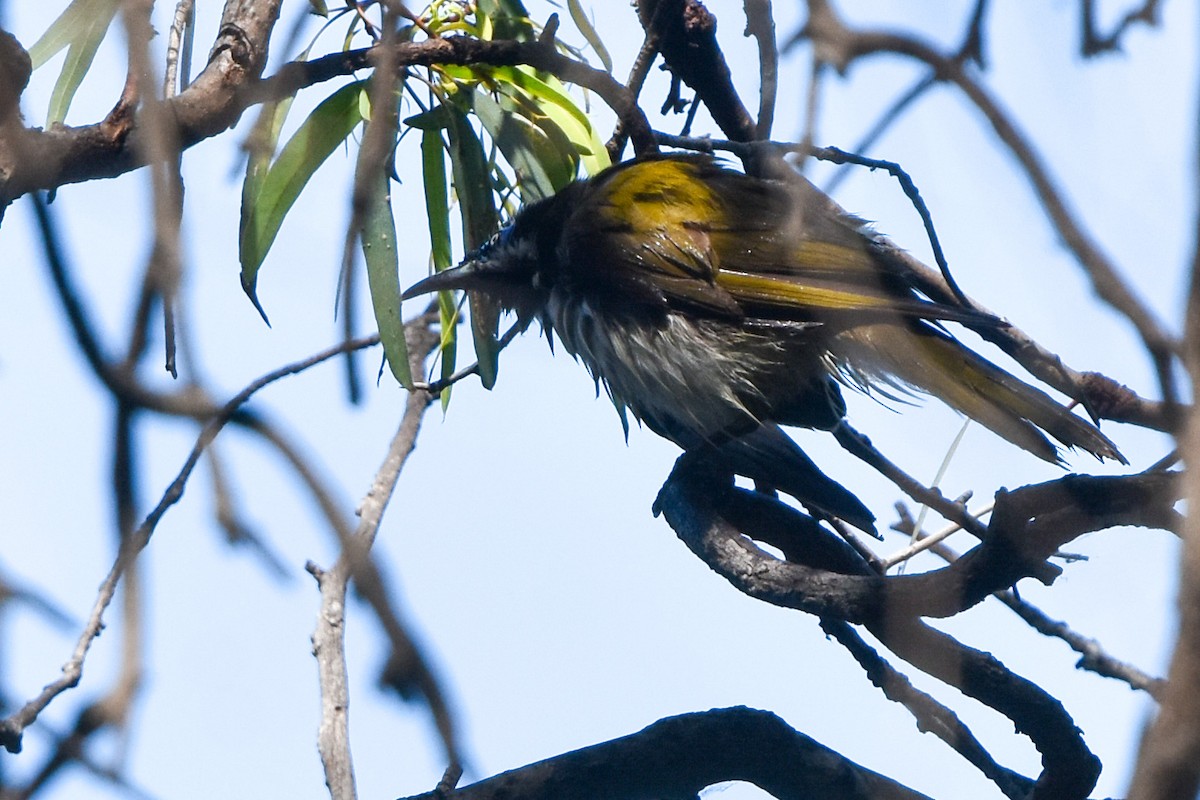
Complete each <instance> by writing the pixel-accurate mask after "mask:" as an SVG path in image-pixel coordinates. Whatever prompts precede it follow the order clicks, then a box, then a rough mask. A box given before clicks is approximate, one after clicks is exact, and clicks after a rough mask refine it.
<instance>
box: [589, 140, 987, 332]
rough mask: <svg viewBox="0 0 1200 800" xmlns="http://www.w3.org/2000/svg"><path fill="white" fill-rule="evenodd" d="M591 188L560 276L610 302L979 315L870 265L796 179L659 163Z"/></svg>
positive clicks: (798, 314) (865, 244) (758, 312)
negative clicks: (608, 295)
mask: <svg viewBox="0 0 1200 800" xmlns="http://www.w3.org/2000/svg"><path fill="white" fill-rule="evenodd" d="M590 188H591V191H590V192H589V193H588V195H587V196H586V198H585V199H584V201H583V202H581V203H580V205H579V207H578V208H577V209H576V210H575V211H574V212H573V214H572V215H571V218H570V220H569V221H568V223H567V224H568V249H569V253H568V258H567V262H568V267H567V268H568V269H570V270H571V272H572V275H571V277H572V279H573V280H576V281H580V282H584V283H586V284H588V285H590V286H592V287H593V288H596V289H601V290H610V291H611V292H612V295H613V296H614V297H621V298H629V299H633V300H638V301H642V302H649V303H655V304H661V305H665V306H667V307H674V306H686V307H689V308H692V309H693V310H704V311H707V312H710V313H714V314H718V315H724V316H737V317H743V316H749V317H754V318H761V319H764V320H780V321H796V322H823V321H828V320H830V319H833V318H837V317H838V316H839V315H843V314H855V315H862V314H866V315H868V316H870V317H877V316H896V315H900V316H904V317H915V318H923V319H951V320H963V319H967V318H969V319H972V320H974V319H977V317H978V315H976V314H974V313H973V312H964V311H962V310H960V309H957V308H953V307H950V306H944V305H941V304H937V303H933V302H930V301H928V300H925V299H923V298H921V297H919V296H917V295H916V294H915V293H914V292H913V291H912V290H911V288H909V286H908V285H907V284H906V282H905V281H904V280H903V277H902V276H901V275H899V274H898V273H897V272H896V271H895V270H894V269H892V268H889V267H887V266H885V265H883V264H881V263H880V262H879V261H878V259H876V258H875V257H874V256H873V255H872V252H871V248H870V241H869V239H868V238H867V237H866V236H865V235H864V234H863V233H861V232H860V231H861V228H862V225H863V223H862V222H861V221H859V220H857V219H855V218H853V217H850V216H849V215H846V214H845V213H844V212H842V211H841V209H839V208H838V207H837V206H836V204H834V203H833V202H832V201H831V200H829V198H827V197H826V196H825V195H824V194H822V193H821V192H819V191H818V190H817V189H815V188H814V187H812V186H811V184H808V183H807V182H806V181H804V179H803V178H799V177H798V176H797V178H796V180H795V181H788V182H786V183H784V182H780V181H768V180H763V179H759V178H752V177H748V176H746V175H744V174H742V173H739V172H734V171H732V170H729V169H725V168H723V167H721V166H719V165H718V164H717V163H716V162H715V161H713V160H712V159H710V158H707V157H703V156H682V157H681V156H666V157H660V158H652V159H639V160H636V161H631V162H626V163H625V164H622V165H619V166H617V167H614V168H613V169H611V170H609V171H608V172H606V173H604V174H603V175H601V176H599V177H598V178H596V179H595V181H594V183H593V185H592V186H591V187H590Z"/></svg>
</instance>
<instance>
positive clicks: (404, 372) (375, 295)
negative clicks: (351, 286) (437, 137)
mask: <svg viewBox="0 0 1200 800" xmlns="http://www.w3.org/2000/svg"><path fill="white" fill-rule="evenodd" d="M374 183H375V185H374V186H372V187H371V194H370V197H369V199H368V201H367V208H366V212H365V213H364V214H363V220H362V250H363V258H364V259H365V260H366V262H367V285H368V286H369V287H370V289H371V306H372V307H373V308H374V309H375V323H376V324H377V325H378V326H379V341H380V342H381V343H382V344H383V354H384V357H385V358H387V363H388V367H389V368H391V370H392V375H393V376H394V377H395V378H396V380H397V381H399V382H400V385H401V386H403V387H404V388H406V389H412V385H413V381H412V371H411V369H410V368H409V363H408V342H407V341H405V339H404V320H403V319H402V318H401V316H400V257H399V254H398V252H397V250H396V220H395V217H393V215H392V200H391V197H389V195H388V176H387V175H380V176H379V178H378V179H377V180H376V181H374Z"/></svg>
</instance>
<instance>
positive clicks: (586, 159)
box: [493, 67, 612, 190]
mask: <svg viewBox="0 0 1200 800" xmlns="http://www.w3.org/2000/svg"><path fill="white" fill-rule="evenodd" d="M493 77H494V78H495V79H496V80H497V81H498V82H499V83H500V85H501V87H500V88H501V91H502V92H504V93H505V94H506V95H507V96H509V97H511V98H513V100H514V101H516V102H517V103H518V104H520V105H521V106H522V108H523V110H522V112H521V113H522V114H524V115H525V116H527V117H529V119H530V120H531V121H532V122H533V123H534V124H536V125H537V126H538V127H540V128H542V129H543V130H544V131H546V132H547V135H549V136H550V137H551V138H552V139H553V138H557V137H556V136H555V134H556V133H557V132H558V131H561V132H562V134H563V135H564V136H565V137H566V138H567V139H568V140H569V142H570V149H571V150H572V151H574V153H575V154H576V155H577V156H578V158H579V160H580V162H581V163H582V165H583V169H584V172H586V173H587V174H588V175H595V174H596V173H597V172H600V171H601V170H603V169H605V168H607V167H608V166H609V165H610V164H611V163H612V162H611V161H610V160H609V158H608V150H606V149H605V147H604V143H603V142H602V141H600V136H599V135H598V134H597V133H596V130H595V128H593V127H592V123H591V120H589V119H588V116H587V114H585V113H584V111H583V109H581V108H580V107H579V106H578V105H577V104H576V103H575V100H574V99H573V98H572V97H571V96H570V95H569V94H568V93H567V91H566V89H565V88H564V87H563V85H562V84H561V83H559V82H558V79H557V78H554V77H552V76H547V77H546V79H544V80H543V79H542V78H541V77H540V76H538V75H536V74H535V73H534V71H533V70H532V69H530V68H529V67H500V68H498V69H496V70H495V71H494V73H493ZM547 123H552V124H547ZM556 128H557V130H555V129H556ZM572 177H574V176H572ZM561 188H562V185H561V184H559V185H557V186H555V189H556V190H557V189H561Z"/></svg>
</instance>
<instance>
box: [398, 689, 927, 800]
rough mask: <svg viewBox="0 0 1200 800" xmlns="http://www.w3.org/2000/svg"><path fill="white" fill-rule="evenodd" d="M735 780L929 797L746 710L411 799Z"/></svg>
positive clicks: (630, 796)
mask: <svg viewBox="0 0 1200 800" xmlns="http://www.w3.org/2000/svg"><path fill="white" fill-rule="evenodd" d="M735 780H740V781H748V782H750V783H753V784H755V785H756V786H759V787H761V788H762V789H763V790H765V791H767V792H769V793H770V794H771V795H773V796H775V797H777V798H780V800H919V799H920V798H924V797H925V795H923V794H920V793H918V792H914V791H913V790H911V789H909V788H907V787H905V786H902V785H901V784H898V783H896V782H895V781H892V780H891V779H889V778H886V777H884V776H882V775H879V774H878V773H875V772H872V771H871V770H869V769H866V768H865V767H862V766H859V765H858V764H855V763H854V762H853V761H850V760H849V759H847V758H845V757H843V756H842V755H840V754H838V753H836V752H834V751H833V750H830V749H829V748H827V747H825V746H823V745H821V744H819V743H817V742H816V741H814V740H812V739H810V738H809V737H807V736H805V735H804V734H802V733H798V732H797V731H795V730H793V729H792V728H791V727H790V726H789V725H787V723H785V722H784V721H783V720H782V719H780V718H779V717H777V716H775V715H774V714H771V713H769V712H766V711H756V710H754V709H749V708H741V707H739V708H721V709H714V710H712V711H708V712H704V713H698V714H683V715H680V716H678V717H669V718H667V719H663V720H659V721H658V722H656V723H654V724H653V725H650V726H649V727H647V728H644V729H643V730H641V731H639V732H638V733H635V734H632V735H630V736H624V737H622V738H620V739H613V740H611V741H608V742H604V743H603V744H597V745H592V746H591V747H585V748H583V749H581V750H575V751H572V752H570V753H564V754H563V755H560V756H555V757H554V758H550V759H547V760H545V761H539V762H537V763H535V764H530V765H528V766H525V767H521V768H520V769H515V770H512V771H511V772H505V773H502V774H500V775H496V776H495V777H492V778H488V779H487V780H484V781H480V782H479V783H476V784H473V785H471V786H465V787H463V788H461V789H455V790H453V791H445V790H438V791H433V792H428V793H426V794H422V795H417V796H415V797H411V798H407V800H502V798H515V797H520V798H522V800H560V798H564V797H606V798H614V799H615V798H620V800H661V799H662V798H667V797H677V798H684V797H696V796H697V795H698V794H699V792H700V791H701V790H702V789H704V788H705V787H706V786H711V785H712V784H714V783H720V782H722V781H735Z"/></svg>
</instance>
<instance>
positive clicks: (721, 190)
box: [404, 155, 1123, 529]
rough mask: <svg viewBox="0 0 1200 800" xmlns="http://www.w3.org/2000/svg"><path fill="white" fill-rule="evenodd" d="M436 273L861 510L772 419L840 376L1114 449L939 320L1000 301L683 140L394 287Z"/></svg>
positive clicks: (725, 439)
mask: <svg viewBox="0 0 1200 800" xmlns="http://www.w3.org/2000/svg"><path fill="white" fill-rule="evenodd" d="M439 289H467V290H473V291H478V292H483V293H486V294H487V295H490V296H491V297H493V298H494V299H495V300H496V301H497V302H498V303H499V304H500V305H501V306H502V307H503V308H505V309H507V310H510V311H512V312H514V313H515V314H516V315H517V319H518V324H521V325H528V324H529V323H530V322H532V321H533V320H535V319H536V320H538V321H539V322H540V323H541V325H542V327H543V329H544V330H545V332H546V333H547V335H548V336H549V337H550V339H551V344H552V345H553V337H554V336H555V335H557V337H558V339H559V340H560V341H561V342H562V346H563V347H564V348H566V350H567V351H568V352H570V353H571V354H572V355H573V356H575V357H576V358H577V359H578V360H580V361H582V362H583V363H584V365H585V366H586V367H587V368H588V370H589V371H590V372H591V374H592V375H593V377H594V378H595V379H596V381H597V382H598V383H602V384H603V385H604V386H605V388H606V389H607V390H608V392H609V393H610V394H611V396H612V399H613V401H614V402H615V403H616V404H617V405H618V407H625V408H628V409H629V410H630V411H631V412H632V413H633V414H634V416H636V417H637V418H638V419H639V420H641V421H642V422H643V423H644V424H646V425H647V426H648V427H649V428H650V429H651V430H653V431H655V432H656V433H658V434H659V435H661V436H664V437H666V438H668V439H671V440H673V441H674V442H676V443H677V444H678V445H679V446H680V447H683V448H684V449H685V450H689V451H700V450H704V449H708V450H710V451H711V453H710V454H711V455H712V456H713V457H715V458H721V459H724V461H725V462H726V464H727V466H728V467H729V468H730V470H731V471H733V472H736V473H739V474H742V475H747V476H749V477H751V478H756V479H760V480H765V481H766V482H768V483H771V484H773V485H775V486H776V487H777V488H779V489H782V490H784V491H786V492H788V493H789V494H792V495H794V496H795V497H797V499H799V500H800V501H801V502H803V503H804V504H805V505H806V506H808V507H809V508H810V509H813V510H817V511H819V512H823V513H827V514H832V515H834V516H838V517H841V518H843V519H846V520H847V521H850V522H852V523H854V524H856V525H859V526H860V527H864V528H868V529H869V528H870V526H871V522H872V519H873V517H872V515H871V513H870V511H868V510H867V509H866V508H865V507H863V506H862V504H861V503H860V502H859V501H858V500H857V498H855V497H854V496H853V495H852V494H850V493H849V492H848V491H847V490H846V489H844V488H843V487H842V486H840V485H839V484H837V483H836V482H835V481H833V480H832V479H830V478H827V477H826V476H825V475H824V474H822V473H821V471H820V470H819V469H817V467H816V466H815V465H814V464H813V463H812V461H810V460H809V459H808V457H807V456H806V455H804V453H803V452H802V451H800V449H799V448H798V447H797V446H796V445H795V444H794V443H793V442H792V440H791V439H790V438H788V437H787V436H786V435H785V434H784V433H783V432H782V431H780V430H779V427H778V426H780V425H785V426H798V427H805V428H819V429H833V428H834V427H836V426H837V425H838V424H839V422H840V421H841V419H842V417H843V416H844V414H845V412H846V406H845V403H844V401H843V399H842V393H841V387H842V386H852V387H856V388H861V389H869V388H871V387H873V386H874V387H878V388H880V389H881V390H883V391H884V392H885V393H886V392H894V391H895V390H897V389H899V390H901V391H911V390H917V391H920V392H926V393H928V394H932V395H934V396H936V397H938V398H940V399H941V400H942V401H944V402H945V403H947V404H948V405H949V406H951V407H952V408H954V409H957V410H958V411H959V412H961V413H963V414H966V415H967V416H968V417H970V418H972V419H974V420H976V421H978V422H979V423H980V424H982V425H984V426H985V427H987V428H990V429H991V430H992V431H994V432H995V433H997V434H999V435H1000V436H1002V437H1004V438H1005V439H1007V440H1009V441H1010V442H1012V443H1014V444H1016V445H1018V446H1020V447H1023V448H1024V449H1026V450H1028V451H1030V452H1031V453H1033V454H1035V455H1037V456H1040V457H1041V458H1043V459H1046V460H1047V461H1051V462H1057V461H1059V456H1058V450H1057V448H1056V447H1055V445H1054V444H1053V443H1051V441H1050V439H1049V438H1047V436H1046V434H1049V436H1050V437H1052V438H1054V439H1056V440H1058V441H1059V442H1061V443H1062V444H1064V445H1067V446H1068V447H1078V448H1081V449H1083V450H1086V451H1088V452H1090V453H1092V454H1094V455H1096V456H1098V457H1101V458H1112V459H1117V460H1123V459H1122V457H1121V454H1120V453H1119V452H1118V450H1117V448H1116V447H1115V446H1114V445H1113V443H1112V442H1110V441H1109V440H1108V438H1107V437H1105V436H1104V435H1103V434H1102V433H1101V432H1100V431H1099V430H1098V429H1096V428H1095V427H1094V426H1093V425H1091V424H1090V423H1089V422H1087V421H1085V420H1084V419H1082V418H1080V417H1079V416H1076V415H1075V414H1073V413H1071V412H1070V411H1068V410H1067V409H1066V408H1064V407H1063V406H1061V405H1060V404H1059V403H1057V402H1056V401H1055V400H1053V399H1051V398H1050V397H1049V396H1048V395H1047V394H1045V393H1044V392H1042V391H1041V390H1039V389H1035V388H1033V387H1032V386H1029V385H1028V384H1026V383H1024V382H1022V381H1020V380H1018V379H1017V378H1015V377H1013V376H1012V375H1010V374H1009V373H1007V372H1006V371H1004V370H1003V369H1001V368H999V367H997V366H996V365H994V364H992V363H991V362H990V361H987V360H986V359H984V358H982V357H981V356H979V355H977V354H976V353H974V352H973V351H971V350H970V349H968V348H967V347H966V346H964V345H963V344H961V343H960V342H959V341H958V340H956V339H955V338H954V337H953V336H952V335H951V334H950V333H949V332H948V331H947V330H946V329H945V327H944V323H945V322H954V321H956V322H967V323H976V324H992V323H994V324H1000V323H999V321H998V320H994V319H993V318H991V317H988V316H986V315H984V314H982V313H980V312H977V311H973V310H970V309H967V308H963V307H961V306H959V305H954V304H951V303H943V302H937V301H934V300H932V299H930V298H928V297H926V296H924V295H922V294H920V293H918V292H917V291H916V290H915V288H914V282H913V280H912V278H911V272H910V270H908V269H906V268H905V266H904V264H903V263H902V261H901V260H899V259H896V258H888V257H887V255H886V252H885V249H884V248H882V247H881V246H880V243H879V241H878V239H877V237H876V236H875V235H874V234H873V233H872V232H871V231H870V230H868V229H867V228H866V226H865V225H864V223H863V222H862V221H861V220H859V219H857V218H855V217H853V216H850V215H849V214H847V213H846V212H844V211H842V210H841V208H840V207H838V206H837V205H836V204H835V203H834V202H833V201H832V200H830V199H829V198H828V197H827V196H826V195H824V194H823V193H822V192H820V191H819V190H818V189H816V188H815V187H814V186H812V184H810V183H809V182H807V181H806V180H804V179H803V178H801V177H800V176H799V175H796V174H792V175H790V176H789V177H787V178H785V179H781V180H770V179H764V178H758V177H752V176H749V175H746V174H743V173H740V172H736V171H734V170H732V169H728V168H726V167H723V166H721V165H720V164H719V163H717V162H716V161H714V160H713V159H711V158H709V157H705V156H696V155H670V156H660V157H651V158H641V159H637V160H633V161H628V162H625V163H622V164H618V165H616V166H614V167H611V168H609V169H607V170H606V171H604V172H602V173H600V174H598V175H596V176H595V177H593V178H591V179H589V180H584V181H579V182H577V183H573V184H571V185H569V186H567V187H566V188H565V189H563V190H562V191H560V192H559V193H558V194H556V195H554V196H553V197H549V198H547V199H545V200H542V201H539V202H536V203H532V204H530V205H527V206H526V207H525V208H523V209H522V210H521V211H520V212H519V213H518V214H517V215H516V216H515V218H514V219H513V221H512V223H511V224H510V225H509V226H508V227H506V228H505V229H504V230H503V231H501V232H500V233H499V234H498V235H497V236H496V237H494V238H493V239H492V240H491V241H490V242H489V243H488V244H486V245H485V246H484V247H482V248H480V249H479V250H478V251H477V252H475V253H473V254H471V255H470V256H468V258H467V259H466V260H465V261H464V262H463V264H462V265H461V266H459V267H457V268H455V269H451V270H447V271H444V272H441V273H438V274H436V275H434V276H432V277H430V278H427V279H425V280H423V281H421V282H420V283H418V284H416V285H415V286H413V287H412V288H411V289H409V290H408V291H407V292H406V293H405V295H404V296H405V298H409V297H412V296H415V295H419V294H423V293H426V292H431V291H434V290H439Z"/></svg>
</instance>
